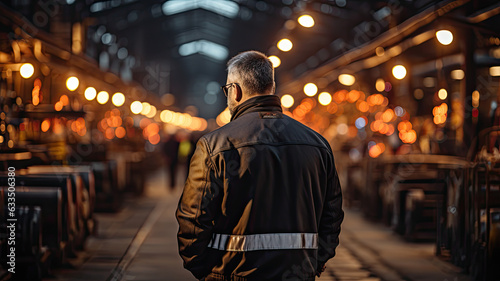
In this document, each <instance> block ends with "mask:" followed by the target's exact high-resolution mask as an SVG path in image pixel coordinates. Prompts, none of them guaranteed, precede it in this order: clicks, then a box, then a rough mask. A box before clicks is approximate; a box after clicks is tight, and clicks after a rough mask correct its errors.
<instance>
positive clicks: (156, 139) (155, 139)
mask: <svg viewBox="0 0 500 281" xmlns="http://www.w3.org/2000/svg"><path fill="white" fill-rule="evenodd" d="M148 141H149V142H150V143H151V144H152V145H155V144H158V143H159V142H160V135H158V134H154V135H152V136H150V137H149V138H148Z"/></svg>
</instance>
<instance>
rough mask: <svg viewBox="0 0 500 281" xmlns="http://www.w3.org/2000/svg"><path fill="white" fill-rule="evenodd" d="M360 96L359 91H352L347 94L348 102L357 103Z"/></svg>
mask: <svg viewBox="0 0 500 281" xmlns="http://www.w3.org/2000/svg"><path fill="white" fill-rule="evenodd" d="M360 96H361V94H360V93H359V92H358V91H356V90H352V91H350V92H349V93H348V94H347V101H348V102H349V103H353V102H356V101H357V100H358V99H359V97H360Z"/></svg>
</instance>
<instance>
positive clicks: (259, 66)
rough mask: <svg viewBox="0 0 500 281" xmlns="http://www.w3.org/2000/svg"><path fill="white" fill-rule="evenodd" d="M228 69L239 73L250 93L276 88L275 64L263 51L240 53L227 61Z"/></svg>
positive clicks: (260, 92) (259, 92)
mask: <svg viewBox="0 0 500 281" xmlns="http://www.w3.org/2000/svg"><path fill="white" fill-rule="evenodd" d="M227 71H228V72H230V73H234V74H237V75H239V76H240V78H241V79H242V84H243V86H244V87H245V88H246V89H247V90H248V91H250V93H258V94H265V93H267V92H269V91H272V90H273V88H274V68H273V64H272V63H271V61H270V60H269V59H268V58H267V56H266V55H264V54H263V53H261V52H258V51H246V52H242V53H239V54H238V55H236V56H234V57H233V58H231V59H230V60H229V61H228V62H227Z"/></svg>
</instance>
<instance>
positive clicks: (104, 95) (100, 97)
mask: <svg viewBox="0 0 500 281" xmlns="http://www.w3.org/2000/svg"><path fill="white" fill-rule="evenodd" d="M108 100H109V94H108V92H106V91H100V92H99V93H98V94H97V102H98V103H100V104H105V103H107V102H108Z"/></svg>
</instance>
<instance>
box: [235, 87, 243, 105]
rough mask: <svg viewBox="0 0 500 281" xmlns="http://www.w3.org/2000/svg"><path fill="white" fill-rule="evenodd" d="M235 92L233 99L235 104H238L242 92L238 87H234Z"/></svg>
mask: <svg viewBox="0 0 500 281" xmlns="http://www.w3.org/2000/svg"><path fill="white" fill-rule="evenodd" d="M235 90H236V96H235V99H236V101H237V102H240V101H241V99H242V98H243V92H242V91H241V87H240V86H239V85H238V86H237V87H235Z"/></svg>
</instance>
